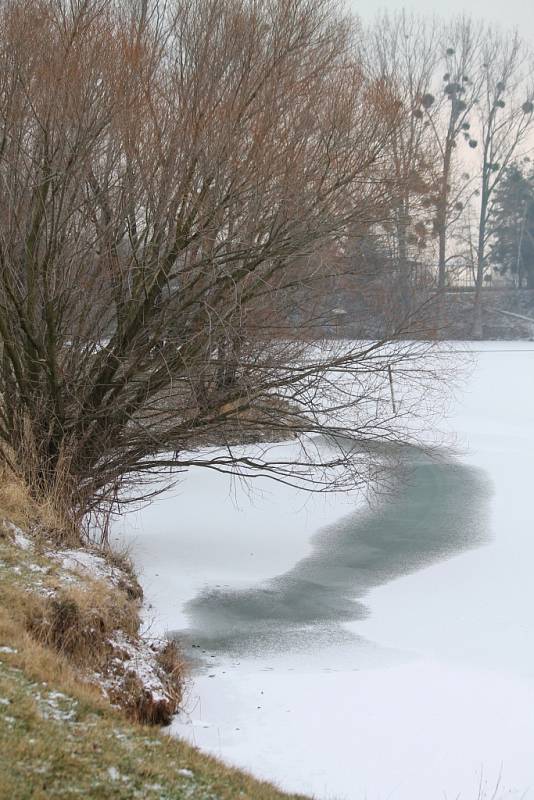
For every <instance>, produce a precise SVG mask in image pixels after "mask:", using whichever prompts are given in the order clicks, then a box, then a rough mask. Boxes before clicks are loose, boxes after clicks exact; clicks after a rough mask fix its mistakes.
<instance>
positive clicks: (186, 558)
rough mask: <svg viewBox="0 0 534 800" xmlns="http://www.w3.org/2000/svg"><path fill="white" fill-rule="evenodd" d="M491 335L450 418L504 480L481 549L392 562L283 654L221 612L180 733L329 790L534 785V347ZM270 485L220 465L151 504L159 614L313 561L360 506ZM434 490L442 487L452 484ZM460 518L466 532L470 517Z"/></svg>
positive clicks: (489, 508)
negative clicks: (238, 638) (239, 632)
mask: <svg viewBox="0 0 534 800" xmlns="http://www.w3.org/2000/svg"><path fill="white" fill-rule="evenodd" d="M458 346H459V347H462V345H458ZM478 349H480V350H481V351H482V352H481V353H480V354H478V355H477V366H476V369H475V371H474V372H473V374H472V376H471V378H470V379H469V381H468V383H467V384H466V386H465V388H464V390H463V391H462V392H461V393H459V394H458V402H457V404H456V406H455V408H454V410H453V412H452V414H451V418H450V421H449V425H450V430H451V433H452V434H453V435H456V436H457V439H458V444H459V446H461V447H463V453H462V454H461V457H460V458H461V461H462V463H463V464H464V465H466V467H468V468H469V469H472V468H474V469H477V470H483V472H484V473H485V475H486V476H487V481H488V482H489V483H490V484H491V485H492V486H493V496H492V497H487V496H486V498H485V499H484V501H483V504H482V505H481V506H480V507H478V506H476V507H475V511H476V516H477V519H478V520H479V523H480V526H481V528H482V533H483V534H484V535H483V536H482V539H481V541H484V542H485V544H484V546H479V547H477V548H476V549H466V548H465V547H462V546H459V547H457V548H456V553H457V554H456V555H454V548H453V551H449V552H448V553H447V558H446V560H442V561H441V562H439V563H434V564H431V565H428V563H429V562H428V561H427V560H425V559H424V558H423V559H422V560H421V563H420V565H419V567H420V568H419V569H418V570H416V571H413V568H414V567H413V565H412V564H411V565H410V569H406V570H405V574H401V573H402V572H403V570H402V569H399V570H389V571H385V572H384V575H383V578H382V580H381V581H380V582H379V583H377V584H376V585H375V587H374V588H370V591H369V593H368V594H367V595H365V596H364V597H363V602H364V603H365V605H366V607H367V608H368V611H369V613H368V616H367V618H365V619H363V618H358V619H355V620H354V621H348V622H344V623H342V624H341V626H340V629H339V630H338V632H337V633H336V635H335V636H332V635H331V630H330V629H328V630H326V631H325V630H324V628H322V627H321V625H320V624H315V625H314V624H313V622H311V623H310V622H307V623H306V626H305V628H300V629H299V627H298V626H296V627H295V628H294V630H293V631H292V637H293V641H292V645H291V646H288V640H287V639H286V638H284V650H283V651H281V650H277V649H276V647H273V646H272V641H271V640H269V641H263V642H262V641H261V640H260V641H256V642H255V643H254V645H253V649H252V650H248V651H247V649H246V648H247V647H249V645H248V644H247V646H246V647H245V650H244V651H242V652H229V651H228V649H227V646H226V644H225V642H222V644H221V642H219V641H218V640H217V630H216V625H215V624H214V630H213V631H212V635H211V636H210V635H206V636H205V639H204V640H203V642H202V643H201V648H200V655H201V656H202V659H203V663H204V667H203V670H202V671H201V672H200V673H199V674H198V676H197V678H196V681H195V687H194V690H193V693H192V696H191V698H190V703H189V714H184V715H183V716H182V717H180V718H179V719H178V720H177V721H176V723H175V724H174V731H175V732H176V733H178V734H180V735H183V736H187V738H189V739H190V740H191V741H193V742H194V743H196V744H198V745H199V746H200V747H202V748H204V749H206V750H209V751H210V752H212V753H214V754H216V755H219V756H222V757H223V758H225V759H227V760H229V761H231V762H233V763H235V764H238V765H240V766H243V767H246V768H248V769H250V770H251V771H252V772H253V773H255V774H256V775H259V776H262V777H266V778H269V779H271V780H275V781H277V782H278V783H280V784H281V785H282V786H283V787H284V788H287V789H291V790H299V791H307V792H310V793H314V794H315V795H316V796H317V797H318V798H324V800H326V798H332V797H336V798H339V800H342V798H346V799H347V800H361V798H363V797H366V798H367V799H368V800H386V798H388V800H429V798H433V797H436V798H437V797H447V798H453V797H454V798H455V797H458V796H460V797H462V798H469V799H470V798H478V797H480V798H482V797H487V798H489V797H491V796H492V793H493V790H494V787H495V785H496V784H497V783H498V781H499V776H500V785H501V790H500V791H498V792H497V793H496V796H497V797H507V798H520V797H524V798H529V797H533V796H534V758H533V751H534V717H533V715H532V708H533V707H534V704H533V701H534V622H533V619H532V607H533V606H534V582H532V580H531V569H532V561H533V559H534V541H533V540H532V535H531V532H532V504H531V493H532V463H531V460H532V452H534V417H533V414H532V410H531V408H532V397H533V396H534V347H533V345H532V343H530V342H529V343H526V342H525V343H518V342H506V343H493V342H492V343H485V344H483V345H481V346H480V347H479V348H478ZM290 446H291V445H287V447H290ZM260 485H261V484H260ZM262 489H263V491H264V494H263V495H262V496H259V497H258V496H256V498H255V502H254V504H253V505H249V504H248V503H247V498H246V496H245V495H244V494H243V493H241V494H239V495H238V498H239V502H238V504H237V505H236V504H235V503H232V488H231V485H230V484H229V482H228V481H227V480H226V478H225V477H224V476H212V475H210V476H206V474H205V473H203V472H201V471H196V472H193V473H192V474H191V475H190V476H189V477H188V478H187V479H186V481H185V483H184V484H183V486H182V487H181V490H180V493H179V494H177V495H175V496H174V497H169V498H165V497H164V498H162V499H161V500H160V501H158V503H156V504H154V506H152V507H151V508H149V509H147V510H146V511H145V512H144V513H143V515H142V516H141V517H140V522H139V527H138V529H137V530H136V531H135V537H134V541H135V545H134V553H133V554H134V557H135V559H136V561H137V564H138V565H139V566H140V567H141V569H142V573H143V574H142V581H143V583H144V586H145V589H146V591H147V594H148V596H149V598H150V600H151V602H152V603H153V605H154V616H155V618H156V619H160V620H161V623H160V624H161V625H163V626H165V627H166V628H167V629H171V630H173V629H178V630H180V629H183V628H184V627H186V625H187V623H188V620H189V618H188V616H187V608H185V609H184V604H185V603H186V602H187V601H191V600H194V599H195V598H199V597H202V596H205V595H206V591H207V592H208V594H209V592H212V591H213V590H214V589H218V590H219V591H220V590H222V589H224V588H226V589H227V590H230V591H231V592H234V593H235V592H242V591H243V590H247V591H249V590H254V592H258V591H259V589H258V587H259V586H260V585H262V584H263V583H264V582H265V581H269V580H270V579H272V578H275V577H276V576H280V575H281V574H282V573H286V572H288V571H291V570H292V568H294V566H295V564H297V562H301V561H302V560H303V559H306V558H309V557H310V556H311V559H312V561H313V558H314V552H315V551H314V541H313V536H314V534H316V533H317V531H319V530H320V529H322V528H325V527H327V526H329V525H331V524H332V523H334V522H335V520H336V519H339V518H341V517H345V516H347V512H348V511H349V510H350V505H349V503H350V500H349V501H348V502H347V499H346V498H327V500H326V502H325V501H324V500H323V499H322V498H312V500H311V501H309V503H308V505H306V504H305V503H304V499H303V496H302V495H298V494H297V493H294V492H292V491H291V490H289V489H287V487H283V488H279V487H272V486H271V487H268V485H266V486H262ZM431 491H432V492H433V493H434V496H435V498H436V501H439V498H440V496H441V495H440V493H441V492H442V487H441V486H440V483H439V481H438V482H436V483H435V485H434V486H433V487H432V489H431ZM468 494H469V493H468ZM352 502H354V501H352ZM323 503H324V505H323ZM388 524H389V523H388ZM413 524H414V526H416V525H419V526H420V528H421V530H420V533H421V535H422V536H423V539H422V541H424V536H425V531H427V532H428V535H429V536H430V535H431V534H432V533H433V528H432V526H433V520H432V517H431V516H430V517H428V518H425V519H423V520H422V519H421V517H420V513H419V507H414V511H413ZM451 526H452V527H454V528H455V529H454V530H452V529H451V531H450V532H451V535H454V537H456V538H460V539H461V537H462V536H467V535H470V534H468V532H467V531H464V530H463V528H462V522H461V520H460V522H459V521H458V518H457V517H454V518H453V517H451ZM458 526H460V529H459V530H458V529H457V528H458ZM355 530H356V529H355ZM446 533H447V531H446V528H444V529H443V535H446ZM466 544H468V543H467V542H466ZM369 547H371V548H372V543H369ZM399 559H400V560H401V561H402V560H403V553H402V552H399ZM401 566H402V565H401ZM357 589H358V587H355V592H354V594H355V596H356V595H358V594H359V592H358V591H357ZM262 591H275V592H276V589H274V590H273V588H272V584H271V585H269V584H267V585H266V586H265V589H264V590H262ZM253 596H255V595H253ZM194 607H195V606H194V604H193V608H194ZM188 608H189V609H191V603H189V606H188ZM190 613H191V612H190ZM234 622H235V620H234ZM232 624H234V623H232ZM193 633H194V631H193ZM310 633H311V635H310ZM329 637H330V638H329ZM192 644H197V643H196V642H195V641H194V639H193V640H192ZM225 648H226V649H225ZM198 650H199V648H195V651H196V652H198ZM202 650H204V651H205V652H204V653H202Z"/></svg>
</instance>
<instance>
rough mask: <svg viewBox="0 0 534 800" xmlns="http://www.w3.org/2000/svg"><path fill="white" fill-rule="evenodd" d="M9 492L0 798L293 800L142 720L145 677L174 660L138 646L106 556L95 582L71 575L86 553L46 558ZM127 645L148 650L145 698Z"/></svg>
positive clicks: (1, 540)
mask: <svg viewBox="0 0 534 800" xmlns="http://www.w3.org/2000/svg"><path fill="white" fill-rule="evenodd" d="M4 489H5V486H4ZM4 494H5V492H4ZM8 494H9V498H10V500H9V502H7V501H6V497H4V498H3V500H4V502H3V508H1V507H0V764H1V765H2V769H1V770H0V800H26V798H32V800H33V799H34V798H35V800H45V798H46V800H48V798H54V797H57V798H79V797H81V798H87V800H92V799H93V798H95V799H96V798H102V799H104V798H106V800H107V798H120V799H121V800H126V799H127V798H128V799H129V798H140V800H145V798H146V800H152V799H154V800H156V799H157V800H178V798H180V800H181V799H182V798H183V799H184V800H186V799H187V800H234V798H241V799H242V800H246V799H247V798H250V800H256V799H257V800H278V798H280V800H281V798H290V797H293V798H294V800H296V798H297V796H296V795H287V794H284V793H282V792H280V791H278V790H277V789H276V788H275V787H273V786H271V785H269V784H267V783H262V782H260V781H256V780H254V779H253V778H252V777H250V776H249V775H247V774H246V773H244V772H242V771H240V770H236V769H230V768H228V767H227V766H225V765H224V764H222V763H220V762H219V761H217V760H215V759H213V758H211V757H208V756H206V755H203V754H201V753H200V752H199V751H197V750H196V749H194V748H193V747H191V746H189V745H188V744H186V743H184V742H182V741H180V740H177V739H175V738H171V737H169V736H168V735H166V734H165V732H164V729H161V728H159V727H157V726H155V725H148V724H142V723H141V722H139V719H140V718H144V719H146V718H149V719H150V713H148V714H147V712H146V705H147V702H148V707H149V711H150V709H153V708H154V707H156V706H155V705H154V700H153V695H154V693H155V691H156V690H154V687H153V685H152V686H150V680H152V681H154V680H156V679H158V676H159V675H160V672H159V671H158V670H160V666H158V658H161V653H163V656H164V657H163V661H164V662H165V664H164V666H165V668H166V669H167V670H168V673H167V674H170V676H171V679H172V678H173V677H174V678H176V675H175V674H174V672H175V670H176V668H177V667H176V664H177V660H176V657H175V654H174V655H172V657H170V656H169V653H167V652H165V650H163V651H161V650H155V648H154V646H150V647H149V645H148V644H147V643H146V642H143V641H142V640H137V639H136V638H135V637H136V636H137V628H138V610H139V597H137V596H136V591H135V587H136V583H135V579H134V578H131V580H129V581H128V580H127V577H128V576H127V575H126V573H125V571H124V569H123V568H119V567H117V565H116V564H113V563H111V564H108V566H109V571H108V572H106V570H105V569H104V566H102V565H103V564H104V561H106V562H107V559H104V558H103V557H102V556H97V555H94V554H93V556H92V559H93V560H92V562H91V566H92V567H93V572H94V567H95V565H96V566H99V568H100V569H101V574H100V575H99V576H98V575H97V576H96V577H95V575H94V574H91V573H90V572H87V571H86V570H85V569H82V568H81V567H80V565H82V566H83V564H84V563H85V561H86V560H87V558H85V556H86V555H87V554H85V553H84V552H83V551H80V557H79V558H80V560H79V561H76V558H75V555H76V551H69V556H68V558H67V557H65V554H64V553H63V554H62V553H61V551H58V550H57V548H56V549H55V550H54V549H51V546H50V542H49V541H48V542H47V540H46V536H44V535H43V525H42V520H39V519H37V517H36V516H35V514H36V510H35V509H32V508H31V506H30V505H24V504H23V505H22V506H21V505H20V504H19V501H20V500H21V498H22V499H23V498H24V493H23V492H22V493H21V491H20V489H17V490H16V491H15V490H14V489H13V487H11V489H10V490H9V492H8ZM16 496H19V500H18V501H15V500H14V498H15V497H16ZM1 503H2V488H1V487H0V504H1ZM18 504H19V505H18ZM17 505H18V511H17ZM6 506H7V507H8V508H7V509H6ZM28 509H30V513H28ZM8 514H9V516H8ZM32 515H33V520H32V519H31V517H32ZM12 519H15V521H16V523H17V524H18V525H19V526H21V528H22V530H21V529H20V528H19V529H17V528H16V527H15V526H14V525H13V524H12V521H11V520H12ZM73 552H74V556H73V555H72V553H73ZM82 556H84V558H82ZM111 561H113V559H111ZM106 569H107V567H106ZM125 575H126V577H124V576H125ZM117 576H119V578H118V579H117ZM121 637H122V638H121ZM116 640H120V642H121V647H120V652H121V653H122V660H121V659H119V658H117V650H116V649H114V647H115V645H114V644H113V645H110V642H112V643H114V642H115V641H116ZM129 647H130V648H133V647H135V648H137V649H136V650H135V657H138V656H139V655H141V656H144V654H145V651H147V650H149V651H150V654H151V655H150V657H151V658H152V661H153V663H152V662H150V663H149V661H148V660H147V661H146V663H145V664H144V665H143V668H144V669H145V671H146V669H147V665H148V666H151V663H152V667H153V669H154V670H156V672H155V673H150V675H149V690H147V689H146V687H143V686H142V685H141V683H140V680H139V673H135V671H134V670H133V669H129V668H128V665H129V664H133V660H132V659H133V658H134V656H132V654H131V653H130V654H129V653H128V652H127V651H128V648H129ZM143 648H144V649H143ZM154 651H155V652H154ZM148 658H149V656H147V659H148ZM169 662H170V663H169ZM117 663H118V666H117V670H118V671H119V672H118V674H115V673H113V674H111V673H110V671H109V669H108V667H109V665H110V664H111V665H112V666H113V665H117ZM125 665H126V666H125ZM154 665H155V666H154ZM154 676H155V677H154ZM178 678H179V679H180V680H182V676H178ZM174 685H176V686H177V687H179V680H175V684H174ZM117 686H119V687H120V691H118V690H117ZM125 687H126V688H125ZM168 687H169V684H168V683H165V684H164V686H163V688H164V689H165V690H166V691H167V690H168ZM171 687H172V680H171ZM170 691H171V692H172V688H171V690H170ZM125 695H126V696H125ZM147 697H148V698H149V699H148V701H147ZM157 702H158V701H156V705H157ZM165 702H168V699H166V700H165ZM143 704H144V705H143ZM117 705H120V706H122V708H118V707H117ZM140 711H142V712H143V713H142V714H141V713H140ZM152 716H153V717H154V719H152V721H156V718H157V714H156V715H154V714H153V715H152ZM8 765H9V766H8Z"/></svg>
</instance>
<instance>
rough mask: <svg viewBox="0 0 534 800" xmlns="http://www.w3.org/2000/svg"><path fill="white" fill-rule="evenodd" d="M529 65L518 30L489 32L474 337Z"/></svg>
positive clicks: (517, 142) (528, 96)
mask: <svg viewBox="0 0 534 800" xmlns="http://www.w3.org/2000/svg"><path fill="white" fill-rule="evenodd" d="M529 66H530V64H529V52H528V49H527V48H526V46H525V44H524V43H523V42H522V41H521V39H520V38H519V36H518V35H517V33H514V34H510V35H502V34H501V33H500V32H498V31H489V32H488V34H487V36H486V38H485V41H484V44H483V48H482V67H481V69H482V77H483V81H482V86H481V93H480V100H479V104H478V111H479V115H478V116H479V120H478V122H479V132H480V150H481V165H480V190H479V192H480V193H479V200H480V210H479V218H478V236H477V260H476V279H475V287H476V289H475V304H474V318H473V335H474V337H475V338H481V337H482V333H483V329H482V290H483V287H484V275H485V270H486V264H487V253H488V243H489V241H490V239H491V236H492V233H493V232H492V229H491V224H490V222H491V218H492V215H493V210H494V202H495V190H496V189H497V187H498V186H499V184H500V182H501V179H502V178H503V176H504V175H505V174H506V169H507V167H508V166H509V165H510V164H511V162H512V160H513V159H514V157H516V156H517V155H518V154H519V150H520V148H521V146H522V145H523V144H524V143H525V140H526V137H527V135H528V133H529V131H530V130H531V125H532V119H533V112H534V103H533V98H534V95H533V87H532V85H531V84H530V82H529V77H528V67H529Z"/></svg>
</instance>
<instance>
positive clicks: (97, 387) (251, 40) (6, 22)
mask: <svg viewBox="0 0 534 800" xmlns="http://www.w3.org/2000/svg"><path fill="white" fill-rule="evenodd" d="M0 17H1V19H0V30H1V31H2V33H1V35H0V76H1V77H0V132H1V138H0V180H1V182H2V192H1V193H0V204H1V208H0V259H1V272H0V337H1V340H2V366H1V371H0V383H1V396H2V402H1V405H0V439H1V440H2V442H3V445H4V453H5V456H6V457H9V453H10V452H14V453H15V456H16V458H17V460H18V463H19V464H20V467H21V469H22V470H23V471H24V472H25V475H26V477H27V479H28V480H29V481H30V483H31V485H32V488H33V490H34V491H35V493H36V494H39V493H46V492H48V491H51V490H52V489H54V487H57V485H58V483H61V486H62V491H63V494H64V495H66V497H67V499H68V502H69V504H70V505H71V506H72V508H73V509H74V513H75V514H76V515H77V518H79V517H80V516H83V515H84V514H87V513H88V512H91V511H96V510H98V509H101V508H103V507H106V506H109V504H111V503H113V502H114V501H115V500H117V499H119V500H120V499H121V498H122V499H125V498H126V497H129V498H132V497H133V496H134V495H135V496H136V497H139V496H142V495H144V494H147V495H148V494H150V492H151V489H150V487H149V486H145V485H144V481H145V478H146V480H147V481H150V480H152V479H153V477H154V476H158V475H160V476H161V474H162V473H164V474H165V475H166V476H167V479H168V480H172V476H173V475H174V476H175V475H177V474H179V472H180V471H181V470H184V469H187V468H188V467H190V466H192V465H195V464H202V465H204V466H207V467H210V468H215V469H222V470H232V471H236V470H241V471H243V472H245V473H247V474H248V473H251V472H254V470H257V469H266V470H268V471H270V473H271V474H272V475H273V476H275V477H278V478H279V479H281V480H292V479H303V480H308V481H309V482H310V484H312V485H313V486H315V487H316V488H324V487H325V486H327V485H330V484H331V483H332V482H333V481H335V480H338V481H340V480H347V479H350V481H351V482H353V483H354V482H358V481H365V480H366V476H367V473H366V472H365V471H364V470H363V467H362V464H363V462H362V459H361V448H360V451H359V452H358V453H357V452H356V450H355V448H354V447H353V446H351V447H349V446H348V445H346V444H341V442H343V441H345V440H344V439H343V437H349V438H351V439H352V440H353V441H354V440H355V439H357V440H359V441H360V442H362V443H365V442H368V443H374V442H376V441H378V442H381V441H384V440H396V439H398V438H402V434H401V433H400V431H401V426H400V423H399V421H400V420H401V419H402V417H403V415H404V414H406V413H408V408H409V407H410V408H411V407H413V406H414V405H416V404H417V402H418V401H419V400H420V397H421V392H422V389H423V384H425V381H424V380H423V375H426V373H425V372H424V371H422V362H421V358H422V356H423V354H424V352H425V351H426V350H427V349H428V348H427V346H426V345H423V344H421V345H413V344H409V343H407V342H404V341H402V337H403V336H405V335H406V334H407V333H408V332H409V331H407V330H406V329H399V330H397V331H394V332H393V335H392V336H391V337H390V338H389V340H388V341H387V342H385V341H376V342H373V343H367V344H361V343H344V344H342V345H339V346H336V347H333V346H332V345H331V346H328V347H325V346H322V347H319V346H318V343H317V340H318V339H319V338H320V334H319V333H318V330H320V327H319V328H318V327H317V326H316V325H315V324H314V320H313V312H310V309H313V303H310V304H309V305H307V304H306V303H305V302H302V300H303V296H304V295H303V293H304V291H305V290H306V289H309V290H310V292H312V291H314V292H315V294H317V291H320V289H318V287H320V286H321V285H323V286H324V279H325V275H327V274H328V271H329V270H328V265H325V266H326V269H325V268H317V264H318V261H317V254H318V253H319V252H323V253H327V252H328V247H329V246H330V245H333V244H334V243H335V242H338V241H339V240H340V239H342V238H343V236H344V235H346V232H347V230H348V227H349V226H351V225H352V226H354V225H363V226H365V225H368V224H369V223H370V222H371V221H372V220H373V218H374V215H376V214H377V213H378V211H377V209H380V208H382V207H383V204H384V197H385V195H386V194H387V183H386V182H385V180H384V173H385V170H386V164H385V157H384V154H385V152H386V146H387V143H388V142H389V138H390V136H391V134H392V131H393V130H395V127H396V125H397V123H398V103H397V101H396V99H395V96H394V94H393V93H392V92H391V91H390V90H389V88H388V87H387V86H385V85H384V84H383V83H380V82H377V81H376V80H374V79H373V78H372V77H369V76H368V75H367V74H366V73H365V70H364V67H363V65H362V63H361V61H360V59H359V58H358V56H357V48H356V45H355V41H356V38H355V31H354V25H353V23H352V22H351V20H350V19H349V18H346V17H344V16H341V15H339V14H338V13H337V12H336V10H335V7H334V5H333V4H332V3H331V2H330V0H268V2H249V1H248V0H184V2H181V3H179V4H177V5H176V6H172V7H171V6H167V5H164V4H163V3H162V2H159V0H147V2H145V3H142V4H140V5H139V6H136V5H124V6H121V5H117V4H114V3H112V2H107V0H104V2H102V0H76V2H72V3H64V2H63V0H14V1H13V2H4V3H3V5H2V6H1V9H0ZM36 28H37V29H38V30H39V32H40V33H39V37H37V38H36V37H35V36H34V30H35V29H36ZM323 264H324V261H323ZM312 265H315V266H313V268H312ZM297 301H298V304H299V305H298V308H299V312H298V313H295V308H296V306H295V305H294V304H295V303H296V302H297ZM312 330H314V331H315V333H314V334H313V336H312V334H311V331H312ZM312 340H313V341H312ZM407 360H409V363H410V364H411V367H410V369H409V370H406V372H405V376H404V377H405V379H406V381H407V382H408V378H409V377H410V376H413V379H414V382H415V385H417V386H419V390H418V392H417V393H415V394H410V393H409V392H406V402H405V404H404V406H402V404H401V407H399V405H398V404H397V406H396V408H395V409H394V410H393V409H392V406H391V398H390V394H389V387H390V383H391V374H392V373H391V369H392V367H393V368H394V369H397V370H398V374H399V376H400V374H401V373H402V364H403V363H404V362H406V361H407ZM262 432H263V436H264V438H265V437H269V438H281V437H282V436H287V435H296V434H306V435H308V436H309V435H310V434H314V433H321V432H327V433H329V434H335V435H336V437H337V441H338V443H340V444H339V447H338V449H337V450H336V451H332V450H328V449H324V448H323V449H322V450H321V449H317V448H315V450H314V452H313V453H312V451H311V449H310V448H304V449H303V451H302V455H301V456H295V458H294V459H293V460H292V462H291V463H280V462H277V461H276V460H272V459H269V457H268V456H266V455H263V456H261V457H260V456H258V458H256V459H252V458H251V457H250V456H248V455H243V454H240V453H239V452H236V451H235V450H232V449H231V447H232V445H233V444H234V443H236V442H240V441H242V440H243V439H244V438H247V437H250V436H251V435H254V436H255V437H260V438H261V437H262ZM302 441H304V440H302ZM214 443H215V444H225V445H226V446H227V448H228V449H227V450H226V451H225V452H222V454H221V451H218V452H217V453H215V454H214V453H212V452H208V451H206V449H202V448H206V447H207V446H209V445H213V444H214ZM303 447H304V444H303ZM314 465H315V467H316V469H315V470H314V469H313V466H314ZM368 468H369V461H368V460H367V461H366V462H365V470H367V469H368ZM133 486H135V487H136V489H135V491H134V492H133V493H132V491H133V490H132V487H133Z"/></svg>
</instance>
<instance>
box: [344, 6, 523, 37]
mask: <svg viewBox="0 0 534 800" xmlns="http://www.w3.org/2000/svg"><path fill="white" fill-rule="evenodd" d="M348 4H349V6H350V8H352V9H353V10H354V11H355V12H356V13H357V14H359V15H360V16H362V17H366V18H368V17H371V16H373V14H374V13H375V11H376V10H377V9H383V8H386V9H388V10H398V9H401V8H406V9H407V10H410V11H417V12H419V13H421V12H424V13H427V14H439V15H440V16H449V15H451V16H452V15H454V14H461V13H466V14H470V15H471V16H473V17H479V18H482V19H485V20H486V21H487V22H497V23H500V24H501V25H504V26H506V27H512V28H513V27H517V28H518V29H519V31H520V32H521V34H522V35H523V36H524V37H525V38H530V39H534V2H533V0H501V2H499V0H463V2H462V0H441V1H438V0H411V2H406V3H404V2H402V0H380V2H373V0H348Z"/></svg>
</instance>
